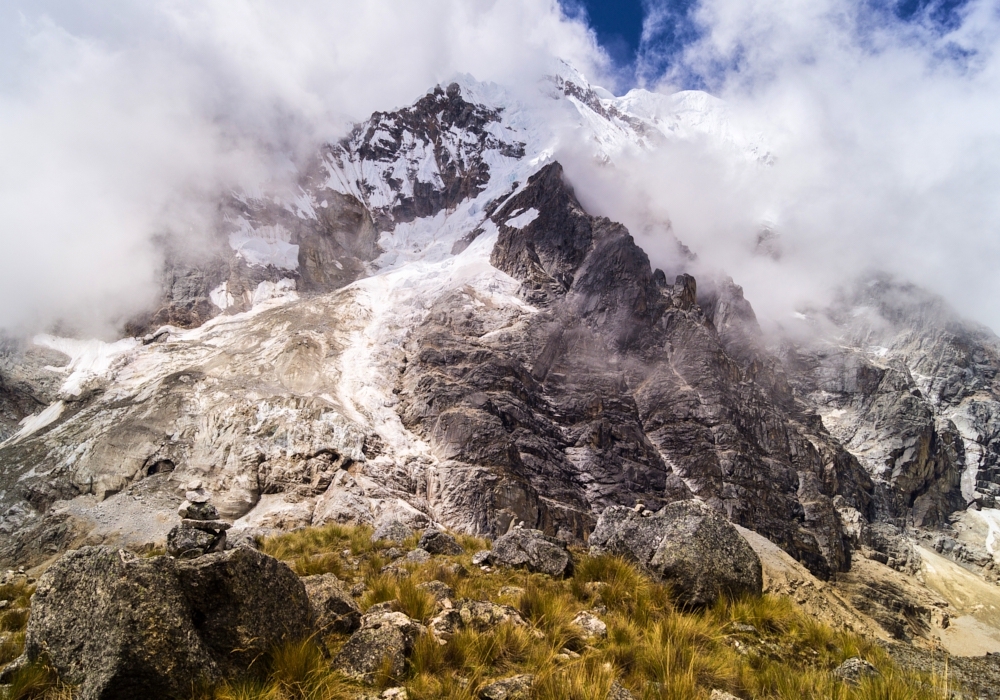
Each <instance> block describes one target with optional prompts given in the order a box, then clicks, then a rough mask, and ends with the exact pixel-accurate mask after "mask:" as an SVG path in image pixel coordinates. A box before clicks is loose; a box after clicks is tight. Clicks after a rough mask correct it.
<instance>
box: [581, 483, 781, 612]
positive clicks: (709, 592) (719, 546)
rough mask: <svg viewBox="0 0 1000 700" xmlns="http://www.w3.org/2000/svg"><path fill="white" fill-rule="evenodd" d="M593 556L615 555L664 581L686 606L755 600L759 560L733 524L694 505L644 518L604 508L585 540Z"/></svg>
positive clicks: (682, 503) (760, 585)
mask: <svg viewBox="0 0 1000 700" xmlns="http://www.w3.org/2000/svg"><path fill="white" fill-rule="evenodd" d="M590 551H591V553H592V554H614V555H619V556H623V557H626V558H627V559H630V560H631V561H634V562H636V563H638V564H639V565H640V566H642V567H643V568H644V569H646V570H647V571H648V572H650V573H651V574H652V575H654V576H656V577H658V578H660V579H662V580H665V581H669V582H670V583H671V585H672V586H673V588H674V591H675V593H676V594H677V595H678V598H679V600H680V601H681V602H682V603H683V604H686V605H695V606H697V605H710V604H712V603H713V602H714V601H715V600H716V599H717V598H718V597H719V596H720V595H726V596H729V597H737V596H740V595H744V594H752V595H760V593H761V590H762V588H763V580H762V578H763V577H762V572H761V565H760V559H759V558H758V557H757V554H756V553H755V552H754V551H753V549H752V548H751V547H750V545H749V544H747V541H746V540H745V539H743V537H742V536H741V535H740V533H739V532H738V531H737V530H736V528H735V527H733V525H732V524H731V523H730V522H729V521H727V520H726V519H725V518H723V517H722V516H721V515H719V514H717V513H715V512H714V511H713V510H711V509H710V508H708V507H707V506H705V505H703V504H702V503H700V502H698V501H694V500H689V501H679V502H677V503H671V504H670V505H668V506H665V507H664V508H663V509H661V510H660V511H659V512H657V513H655V514H653V515H650V516H648V517H644V516H643V515H642V514H641V513H638V512H636V511H635V510H633V509H630V508H624V507H622V506H612V507H610V508H606V509H605V510H604V512H603V513H602V514H601V517H600V518H599V519H598V521H597V527H596V528H595V529H594V532H593V533H592V534H591V536H590Z"/></svg>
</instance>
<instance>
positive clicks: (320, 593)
mask: <svg viewBox="0 0 1000 700" xmlns="http://www.w3.org/2000/svg"><path fill="white" fill-rule="evenodd" d="M302 583H303V584H304V585H305V587H306V594H307V595H308V596H309V604H310V606H311V607H312V612H313V620H314V622H313V624H314V625H315V627H316V629H317V630H318V631H320V632H322V633H324V634H326V633H329V632H341V633H343V634H350V633H351V632H353V631H354V630H356V629H357V628H358V627H360V626H361V609H360V608H359V607H358V604H357V603H356V602H354V598H352V597H351V594H350V592H348V591H347V589H345V588H344V585H343V583H342V582H341V580H340V579H339V578H337V577H336V576H335V575H334V574H321V575H319V576H306V577H305V578H303V579H302Z"/></svg>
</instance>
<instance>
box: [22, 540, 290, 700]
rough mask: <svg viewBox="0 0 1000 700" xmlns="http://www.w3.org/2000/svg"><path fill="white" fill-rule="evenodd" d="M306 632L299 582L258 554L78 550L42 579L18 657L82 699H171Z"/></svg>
mask: <svg viewBox="0 0 1000 700" xmlns="http://www.w3.org/2000/svg"><path fill="white" fill-rule="evenodd" d="M309 633H310V611H309V601H308V599H307V598H306V592H305V588H304V587H303V585H302V583H301V582H300V581H299V579H298V577H297V576H296V575H295V573H294V572H293V571H292V570H291V569H289V568H288V567H287V566H286V565H284V564H282V563H281V562H279V561H278V560H276V559H273V558H272V557H269V556H267V555H264V554H261V553H260V552H257V551H254V550H252V549H245V548H240V549H236V550H232V551H229V552H225V553H219V554H210V555H206V556H203V557H200V558H198V559H196V560H194V561H190V562H189V561H178V560H176V559H173V558H171V557H154V558H151V559H144V558H140V557H137V556H136V555H134V554H132V553H130V552H127V551H125V550H120V549H114V548H111V547H84V548H83V549H80V550H76V551H72V552H69V553H67V554H66V555H65V556H64V557H62V558H61V559H60V560H59V561H57V562H56V563H55V564H54V565H53V566H52V567H51V568H50V569H49V570H48V571H47V572H45V574H44V575H43V576H42V577H41V578H40V579H39V582H38V589H37V591H36V592H35V597H34V599H33V601H32V610H31V618H30V620H29V623H28V629H27V634H26V638H25V653H24V658H25V660H26V661H35V660H37V659H41V658H43V657H44V658H45V659H47V660H48V662H49V663H51V664H52V666H53V667H54V668H55V669H56V671H57V672H58V673H59V676H60V677H61V678H62V679H63V680H65V681H67V682H69V683H71V684H74V685H77V686H79V688H78V692H79V695H78V697H79V699H80V700H115V699H118V698H121V699H122V700H124V699H125V698H137V697H169V696H173V695H178V694H181V693H183V692H185V691H190V687H191V683H192V682H193V681H196V680H198V679H204V680H207V681H211V680H216V679H219V678H222V677H234V676H237V675H239V674H240V673H242V672H243V671H244V669H246V668H247V667H248V666H249V665H250V663H251V662H252V661H253V660H254V659H255V658H257V657H259V656H260V655H261V654H264V653H266V652H267V651H269V650H270V649H271V648H272V647H273V646H274V645H276V644H279V643H281V642H282V641H284V640H287V639H299V638H304V637H306V636H308V635H309Z"/></svg>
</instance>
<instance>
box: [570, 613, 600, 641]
mask: <svg viewBox="0 0 1000 700" xmlns="http://www.w3.org/2000/svg"><path fill="white" fill-rule="evenodd" d="M573 625H574V626H575V627H576V628H578V629H579V630H580V634H581V636H582V637H583V638H584V639H588V640H589V639H604V638H605V637H607V636H608V626H607V625H606V624H604V621H603V620H601V618H599V617H598V616H597V615H595V614H593V613H591V612H587V611H586V610H581V611H580V612H579V613H577V615H576V617H574V618H573Z"/></svg>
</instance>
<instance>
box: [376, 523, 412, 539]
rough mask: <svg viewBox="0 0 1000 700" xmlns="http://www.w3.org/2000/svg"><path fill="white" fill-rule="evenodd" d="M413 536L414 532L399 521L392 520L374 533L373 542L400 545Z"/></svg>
mask: <svg viewBox="0 0 1000 700" xmlns="http://www.w3.org/2000/svg"><path fill="white" fill-rule="evenodd" d="M412 536H413V530H411V529H410V528H408V527H407V526H406V525H404V524H403V523H401V522H399V521H398V520H390V521H388V522H385V523H383V524H382V525H379V526H378V527H377V528H375V532H373V533H372V542H378V541H379V540H385V541H386V542H395V543H396V544H400V543H402V542H405V541H406V540H408V539H409V538H410V537H412Z"/></svg>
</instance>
